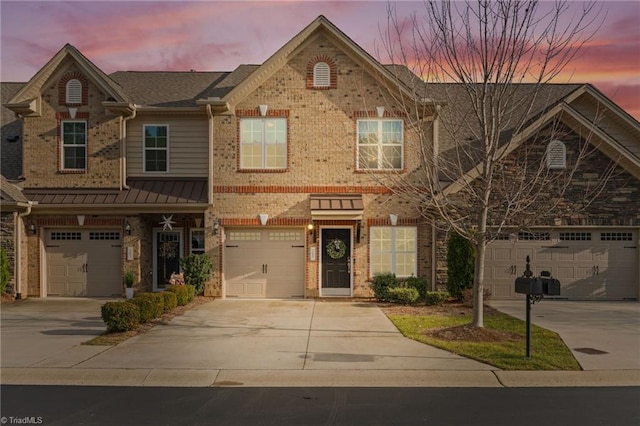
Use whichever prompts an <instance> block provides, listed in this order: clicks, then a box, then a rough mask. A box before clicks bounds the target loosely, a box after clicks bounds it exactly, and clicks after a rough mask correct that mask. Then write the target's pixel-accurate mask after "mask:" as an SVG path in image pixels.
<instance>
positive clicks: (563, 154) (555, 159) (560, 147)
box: [546, 140, 567, 169]
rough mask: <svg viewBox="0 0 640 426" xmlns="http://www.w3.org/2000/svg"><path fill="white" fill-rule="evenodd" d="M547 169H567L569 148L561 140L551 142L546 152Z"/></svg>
mask: <svg viewBox="0 0 640 426" xmlns="http://www.w3.org/2000/svg"><path fill="white" fill-rule="evenodd" d="M546 160H547V168H549V169H565V168H566V167H567V148H566V146H565V145H564V143H562V142H561V141H559V140H554V141H551V142H549V145H547V152H546Z"/></svg>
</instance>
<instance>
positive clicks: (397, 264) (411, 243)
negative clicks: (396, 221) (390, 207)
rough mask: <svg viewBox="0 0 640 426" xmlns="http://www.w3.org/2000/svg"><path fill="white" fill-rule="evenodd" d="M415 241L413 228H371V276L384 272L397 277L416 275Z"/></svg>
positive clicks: (415, 231)
mask: <svg viewBox="0 0 640 426" xmlns="http://www.w3.org/2000/svg"><path fill="white" fill-rule="evenodd" d="M417 239H418V233H417V228H415V227H409V226H374V227H371V241H370V244H369V246H370V250H371V255H370V259H371V265H370V266H371V267H370V270H371V275H375V274H378V273H385V272H392V273H394V274H396V276H397V277H409V276H411V275H416V265H417V245H418V244H417Z"/></svg>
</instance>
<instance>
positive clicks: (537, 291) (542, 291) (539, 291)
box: [515, 256, 560, 358]
mask: <svg viewBox="0 0 640 426" xmlns="http://www.w3.org/2000/svg"><path fill="white" fill-rule="evenodd" d="M526 261H527V265H526V267H525V270H524V274H522V277H518V278H516V282H515V286H516V293H520V294H524V295H526V319H527V328H526V336H527V337H526V339H527V358H531V305H532V304H534V303H535V302H539V301H540V300H542V299H543V298H544V296H545V295H548V296H559V295H560V281H558V280H556V279H554V278H552V277H551V273H549V272H548V271H542V272H540V276H539V277H537V278H536V277H534V276H533V272H532V271H531V265H530V262H531V258H530V257H529V256H527V258H526Z"/></svg>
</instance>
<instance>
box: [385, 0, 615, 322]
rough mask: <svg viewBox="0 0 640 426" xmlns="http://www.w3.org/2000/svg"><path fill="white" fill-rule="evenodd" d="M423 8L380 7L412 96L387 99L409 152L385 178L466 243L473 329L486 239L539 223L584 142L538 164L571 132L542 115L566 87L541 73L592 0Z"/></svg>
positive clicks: (589, 31)
mask: <svg viewBox="0 0 640 426" xmlns="http://www.w3.org/2000/svg"><path fill="white" fill-rule="evenodd" d="M423 11H424V17H423V18H419V17H418V14H416V13H414V14H413V15H412V16H411V17H410V18H409V19H408V20H404V21H401V20H399V19H398V17H397V14H396V11H395V7H394V6H393V5H390V6H389V7H388V26H387V28H386V29H385V30H384V31H382V32H383V40H384V42H383V45H384V48H385V50H386V53H387V55H388V56H389V57H390V58H391V59H392V61H393V63H394V64H396V65H395V66H389V67H388V69H389V70H391V71H392V73H394V75H395V76H396V77H397V78H398V80H397V82H398V86H400V85H404V86H405V87H406V86H409V87H410V89H411V90H412V91H413V93H414V94H415V96H414V97H413V98H412V99H408V98H407V97H406V96H404V97H402V96H397V97H395V101H396V103H397V104H399V105H402V108H404V111H405V113H406V117H407V120H408V125H407V126H408V128H410V130H411V131H412V132H413V133H414V134H415V138H414V139H415V145H413V146H411V147H410V146H407V148H406V149H407V150H409V149H411V152H412V153H414V152H418V153H419V158H417V159H413V160H414V161H417V162H419V164H418V166H417V167H415V168H413V169H412V170H408V172H407V173H398V174H396V175H392V176H384V182H385V185H388V186H389V187H390V188H392V189H393V191H394V192H395V193H396V194H400V195H401V196H403V197H404V198H405V199H406V200H407V201H408V202H411V203H413V204H414V205H415V207H416V208H417V209H418V210H419V211H420V212H421V214H423V215H424V216H425V217H435V218H436V220H437V222H438V223H440V224H441V225H442V227H443V229H455V231H456V232H457V233H458V234H459V235H461V236H463V237H464V238H466V239H468V240H470V241H472V242H473V244H474V245H475V247H476V256H477V257H476V264H475V278H474V287H473V296H474V315H473V325H474V326H477V327H482V326H484V315H483V294H484V288H483V287H484V277H485V270H484V269H485V268H484V265H485V253H486V247H487V244H488V243H489V242H491V241H492V240H493V239H495V238H496V236H497V235H500V234H501V233H502V232H503V229H504V228H506V227H513V226H517V227H520V228H523V227H527V226H528V225H531V224H534V223H536V220H537V221H538V222H537V223H540V222H539V220H540V218H543V217H545V215H547V214H549V212H551V211H553V209H555V208H557V207H558V204H559V203H560V202H561V200H562V199H563V195H564V192H565V190H566V189H567V188H568V186H569V184H570V182H571V180H572V177H573V173H575V171H576V170H577V169H578V167H579V166H580V164H581V162H582V161H583V159H584V158H585V157H586V156H588V155H589V154H590V153H591V151H593V150H594V147H593V146H592V145H591V144H590V143H589V137H590V135H589V134H584V135H580V137H579V138H578V139H579V140H578V141H577V142H576V144H574V145H572V147H571V148H570V149H568V150H567V159H568V161H567V162H568V163H570V164H569V167H566V168H564V169H561V170H554V169H552V168H550V167H548V163H547V161H548V160H550V156H553V154H554V153H553V152H552V151H548V150H545V148H546V147H548V146H549V142H551V141H552V140H554V139H563V138H564V137H566V136H567V135H568V134H570V133H571V131H570V130H569V129H568V128H567V127H565V126H564V125H563V124H562V120H561V113H560V114H555V115H549V116H548V117H547V118H546V121H545V113H547V112H548V111H546V108H548V107H549V105H553V103H554V102H557V101H558V100H559V99H561V98H562V97H563V96H565V95H567V94H568V93H569V92H568V90H572V88H571V87H568V86H566V85H551V84H549V83H550V82H551V80H552V79H553V78H554V77H557V76H558V74H559V73H560V72H561V71H562V70H563V69H564V68H565V67H566V66H567V65H568V64H569V63H570V62H571V60H572V59H574V58H575V57H576V54H577V53H578V52H579V51H580V49H581V48H582V47H583V46H584V45H585V43H587V42H588V41H589V40H590V39H591V38H592V37H593V35H594V34H595V31H596V30H597V29H598V28H599V21H598V19H599V15H600V13H599V10H598V9H597V8H596V5H595V4H594V3H585V4H578V3H572V4H570V3H568V2H565V1H556V2H553V3H552V2H539V1H537V0H530V1H522V0H501V1H499V0H479V1H465V2H450V1H444V2H435V1H428V2H425V3H424V10H423ZM407 39H408V40H410V41H409V42H406V41H405V40H407ZM409 71H412V72H409ZM418 76H419V77H418ZM576 87H577V86H573V89H575V88H576ZM388 89H397V87H396V88H388ZM399 92H400V91H398V90H390V91H389V93H399ZM425 117H426V118H427V119H425ZM549 117H555V118H554V119H551V118H549ZM536 120H540V122H545V123H547V125H545V126H542V127H537V126H536V125H535V124H536ZM549 122H550V123H551V124H550V125H549V124H548V123H549ZM531 129H535V131H533V130H531ZM569 151H570V152H569ZM612 170H613V167H612V166H611V167H610V168H608V169H607V171H606V172H605V173H603V179H601V180H600V181H599V183H597V184H595V185H594V186H592V187H588V188H585V193H584V194H583V199H584V200H591V199H593V197H595V196H596V195H597V194H598V193H599V192H600V191H602V188H603V185H604V182H605V181H606V177H607V176H608V175H610V173H611V172H612ZM381 181H383V180H381ZM585 203H587V204H588V201H585Z"/></svg>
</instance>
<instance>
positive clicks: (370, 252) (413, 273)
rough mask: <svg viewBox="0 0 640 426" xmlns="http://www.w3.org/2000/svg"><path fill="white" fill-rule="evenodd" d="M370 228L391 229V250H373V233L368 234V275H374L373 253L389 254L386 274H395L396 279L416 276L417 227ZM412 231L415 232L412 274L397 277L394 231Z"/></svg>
mask: <svg viewBox="0 0 640 426" xmlns="http://www.w3.org/2000/svg"><path fill="white" fill-rule="evenodd" d="M371 228H383V229H386V228H388V229H391V250H390V251H388V250H374V247H373V244H372V239H373V232H370V233H369V271H370V275H371V276H372V277H373V275H374V273H373V255H374V254H375V253H391V269H392V270H391V271H387V272H391V273H394V274H396V276H397V277H398V278H408V277H410V276H412V275H413V276H414V277H416V276H418V227H417V226H372V227H371ZM407 228H410V229H414V230H415V235H416V241H415V244H416V248H415V251H413V254H414V255H415V259H416V261H415V262H414V265H413V272H412V273H411V274H410V275H397V273H396V254H397V252H396V250H395V240H396V230H398V229H407ZM401 253H410V252H408V251H403V252H401Z"/></svg>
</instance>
